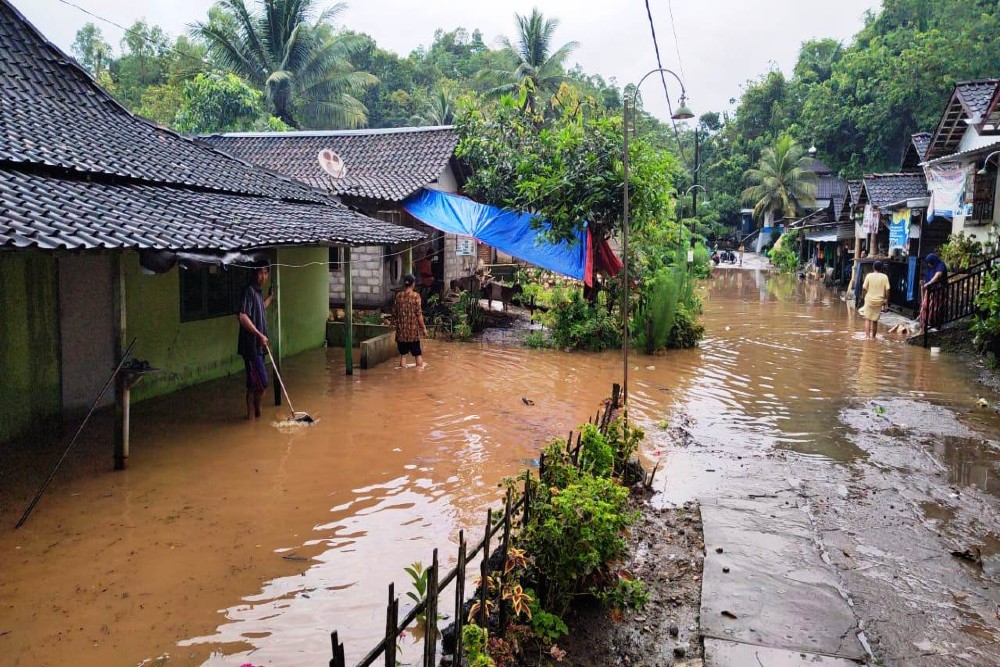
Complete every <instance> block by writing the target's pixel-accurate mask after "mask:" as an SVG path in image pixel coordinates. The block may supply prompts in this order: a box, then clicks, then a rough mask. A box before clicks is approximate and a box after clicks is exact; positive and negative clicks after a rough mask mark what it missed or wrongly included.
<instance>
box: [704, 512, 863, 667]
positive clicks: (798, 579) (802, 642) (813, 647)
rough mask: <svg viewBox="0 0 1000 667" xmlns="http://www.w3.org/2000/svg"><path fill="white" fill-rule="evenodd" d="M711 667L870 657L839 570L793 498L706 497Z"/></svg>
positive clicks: (707, 624)
mask: <svg viewBox="0 0 1000 667" xmlns="http://www.w3.org/2000/svg"><path fill="white" fill-rule="evenodd" d="M701 513H702V523H703V526H704V531H705V571H704V578H703V584H702V600H701V631H702V634H703V635H704V637H705V640H706V641H705V664H706V666H708V667H712V666H715V667H741V666H744V665H751V666H752V665H755V664H761V665H765V667H771V666H772V665H789V666H791V665H815V664H825V665H837V666H840V665H857V664H859V663H862V662H864V661H865V659H866V658H867V657H868V654H867V652H866V651H865V649H864V647H863V646H862V645H861V642H860V641H859V639H858V634H859V631H858V622H857V619H856V618H855V616H854V613H853V611H852V609H851V604H850V601H849V598H848V596H847V594H846V593H845V592H844V591H843V590H842V588H841V586H840V582H839V579H838V576H837V572H836V570H835V569H834V568H833V567H832V566H831V565H830V564H829V563H828V562H825V561H824V557H825V554H823V553H822V552H821V550H820V548H818V542H817V541H816V539H815V537H814V533H813V527H812V525H811V522H810V519H809V515H808V513H807V510H806V509H805V508H802V507H799V506H797V505H796V503H795V502H794V500H793V499H791V498H786V499H780V498H777V497H775V496H774V495H772V496H771V497H769V498H754V499H751V500H743V499H736V498H712V499H704V500H703V501H702V505H701Z"/></svg>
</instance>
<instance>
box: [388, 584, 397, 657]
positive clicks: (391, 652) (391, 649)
mask: <svg viewBox="0 0 1000 667" xmlns="http://www.w3.org/2000/svg"><path fill="white" fill-rule="evenodd" d="M398 624H399V600H397V599H396V584H395V583H390V584H389V604H387V605H386V607H385V667H396V637H397V636H398V634H399V631H398V630H397V629H396V626H397V625H398Z"/></svg>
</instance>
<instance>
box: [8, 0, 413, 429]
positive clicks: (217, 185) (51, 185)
mask: <svg viewBox="0 0 1000 667" xmlns="http://www.w3.org/2000/svg"><path fill="white" fill-rule="evenodd" d="M0 78H2V80H3V86H0V128H2V129H0V284H3V290H0V311H2V312H3V317H2V318H0V378H2V381H0V441H3V440H7V439H9V438H11V437H13V436H15V435H16V434H18V433H20V432H22V431H23V429H24V428H25V427H27V426H28V425H30V424H33V423H38V422H40V421H44V420H47V419H48V418H50V417H58V416H59V415H61V414H65V413H67V412H72V411H75V410H80V409H85V408H86V407H87V406H88V405H89V404H90V403H91V402H92V401H93V400H94V399H95V398H96V397H97V396H98V394H99V391H100V389H101V387H102V386H103V384H104V382H105V380H106V379H107V375H108V373H109V372H110V370H111V369H112V368H113V367H114V366H115V365H116V363H117V361H118V360H119V359H120V356H121V354H122V350H123V349H124V348H125V341H126V340H130V339H133V338H134V339H135V346H134V348H133V352H132V355H133V357H134V358H139V359H143V360H146V361H148V362H149V364H151V365H152V366H153V367H155V368H157V369H159V371H160V372H158V373H155V374H151V375H149V376H148V377H147V378H146V379H145V380H144V381H143V382H142V383H141V384H140V385H138V386H137V387H136V390H135V392H136V393H135V396H136V397H137V398H143V397H149V396H153V395H157V394H162V393H166V392H170V391H173V390H175V389H178V388H180V387H183V386H187V385H191V384H194V383H197V382H201V381H204V380H208V379H211V378H216V377H220V376H223V375H226V374H229V373H231V372H233V371H235V370H237V369H239V368H241V367H242V365H241V364H240V362H239V358H238V357H237V355H236V335H237V331H238V324H237V321H236V318H235V317H234V314H235V312H236V309H237V308H236V304H237V302H238V296H239V293H240V291H241V290H242V288H243V287H244V286H245V285H246V284H247V278H248V275H249V269H248V268H243V267H246V265H247V263H248V261H249V260H252V259H259V258H264V259H268V260H269V261H271V262H277V263H278V264H285V265H291V266H294V267H301V268H295V269H288V270H281V281H280V287H279V289H278V301H279V302H280V301H281V293H282V291H285V292H286V293H291V294H294V298H295V309H294V310H292V309H291V308H288V307H286V309H285V311H282V312H281V315H282V317H281V318H280V319H279V318H278V317H277V315H276V312H278V310H279V309H272V310H273V311H276V312H272V314H271V319H272V332H273V336H272V340H273V341H274V344H275V346H276V347H277V348H278V351H279V354H283V355H285V356H287V355H290V354H295V353H297V352H299V351H303V350H306V349H309V348H311V347H317V346H321V345H323V343H324V340H325V333H326V318H327V314H328V286H327V282H328V278H327V271H326V260H327V253H328V247H330V246H337V247H350V246H360V245H370V244H400V243H407V242H414V241H419V240H420V239H422V238H423V235H422V234H421V233H419V232H417V231H415V230H412V229H407V228H405V227H401V226H398V225H393V224H390V223H387V222H381V221H378V220H373V219H371V218H368V217H366V216H365V215H363V214H362V213H360V212H358V211H355V210H352V209H351V208H349V207H347V206H345V205H343V204H342V203H339V202H337V201H335V200H334V199H332V198H331V197H330V196H329V195H328V194H327V193H326V192H323V191H321V190H317V189H315V188H313V187H309V186H308V185H305V184H303V183H301V182H299V181H297V180H294V179H292V178H288V177H286V176H282V175H279V174H276V173H273V172H270V171H268V170H266V169H262V168H260V167H257V166H254V165H252V164H250V163H249V162H246V161H243V160H239V159H236V158H233V157H231V156H229V155H226V154H224V153H221V152H219V151H217V150H215V149H214V148H212V147H211V146H209V145H208V144H206V143H204V142H201V141H198V140H195V139H191V138H188V137H184V136H181V135H179V134H176V133H174V132H171V131H169V130H166V129H164V128H161V127H157V126H155V125H153V124H152V123H149V122H147V121H145V120H142V119H140V118H137V117H135V116H133V115H132V114H131V113H129V112H128V111H127V110H126V109H125V108H124V107H122V106H121V105H120V104H119V103H118V102H116V101H115V100H114V99H113V98H112V97H111V96H110V95H108V94H107V93H106V92H105V91H104V90H102V89H101V88H100V87H99V86H98V85H97V84H96V83H95V82H94V80H93V79H92V78H91V77H90V76H89V74H87V72H86V71H85V70H84V69H83V68H82V67H80V66H79V65H78V64H77V63H76V62H75V61H74V60H73V59H72V58H70V57H69V56H67V55H66V54H64V53H62V52H61V51H60V50H59V49H58V48H56V47H55V46H54V45H52V44H51V43H50V42H49V41H47V40H46V39H45V38H44V37H43V36H42V35H41V34H40V33H39V32H38V31H37V30H36V29H35V28H34V27H33V26H32V25H31V24H30V23H28V22H27V21H26V20H25V19H24V17H23V16H21V15H20V14H19V13H18V12H17V10H16V9H14V8H13V7H12V6H11V5H10V4H9V3H8V2H7V0H0ZM181 267H183V268H181ZM117 393H118V395H119V397H120V396H121V393H122V389H121V387H119V390H118V391H117ZM106 401H107V399H105V401H104V402H106Z"/></svg>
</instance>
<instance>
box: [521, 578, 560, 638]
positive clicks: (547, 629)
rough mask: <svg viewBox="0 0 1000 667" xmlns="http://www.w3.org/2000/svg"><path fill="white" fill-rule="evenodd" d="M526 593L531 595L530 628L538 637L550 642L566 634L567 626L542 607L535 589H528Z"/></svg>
mask: <svg viewBox="0 0 1000 667" xmlns="http://www.w3.org/2000/svg"><path fill="white" fill-rule="evenodd" d="M528 593H529V594H530V595H531V605H530V606H531V630H532V631H533V632H534V633H535V634H536V635H538V637H539V639H541V640H542V641H543V642H545V643H547V644H551V643H552V642H554V641H556V640H557V639H559V638H560V637H562V636H563V635H565V634H568V633H569V628H568V627H566V623H565V622H564V621H563V620H562V619H561V618H560V617H558V616H556V615H555V614H552V613H549V612H547V611H545V610H544V609H542V606H541V605H540V604H539V603H538V596H537V595H535V591H532V590H529V591H528Z"/></svg>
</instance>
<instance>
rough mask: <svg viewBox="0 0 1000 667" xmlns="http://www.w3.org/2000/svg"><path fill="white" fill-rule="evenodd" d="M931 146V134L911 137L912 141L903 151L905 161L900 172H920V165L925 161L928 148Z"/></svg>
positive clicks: (922, 133)
mask: <svg viewBox="0 0 1000 667" xmlns="http://www.w3.org/2000/svg"><path fill="white" fill-rule="evenodd" d="M930 145H931V133H930V132H917V133H915V134H911V135H910V141H909V143H907V144H906V150H904V151H903V159H902V161H901V162H900V165H899V169H900V171H919V170H920V163H921V162H923V161H924V156H925V155H926V154H927V148H928V147H929V146H930Z"/></svg>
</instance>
